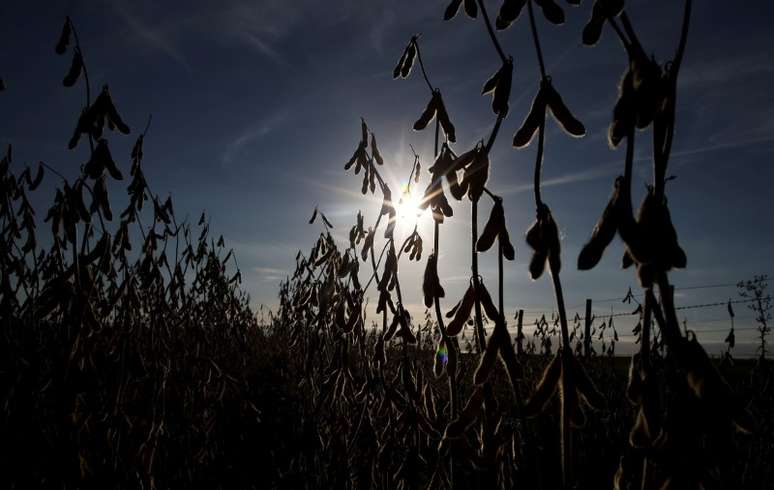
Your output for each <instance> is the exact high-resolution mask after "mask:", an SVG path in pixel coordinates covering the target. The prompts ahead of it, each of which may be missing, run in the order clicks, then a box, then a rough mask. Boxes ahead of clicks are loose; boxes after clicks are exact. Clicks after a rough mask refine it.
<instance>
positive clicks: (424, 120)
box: [414, 89, 457, 143]
mask: <svg viewBox="0 0 774 490" xmlns="http://www.w3.org/2000/svg"><path fill="white" fill-rule="evenodd" d="M434 118H438V123H439V124H440V125H441V129H443V132H444V133H445V134H446V138H447V139H448V140H449V142H451V143H454V142H455V141H457V136H456V133H455V129H454V124H452V122H451V120H450V119H449V114H448V113H447V112H446V106H445V105H444V103H443V98H442V97H441V91H440V90H437V89H436V90H433V95H432V97H430V102H428V103H427V106H425V110H424V111H422V114H421V115H420V116H419V119H417V120H416V122H415V123H414V131H421V130H423V129H425V128H426V127H427V125H428V124H429V123H430V121H432V120H433V119H434Z"/></svg>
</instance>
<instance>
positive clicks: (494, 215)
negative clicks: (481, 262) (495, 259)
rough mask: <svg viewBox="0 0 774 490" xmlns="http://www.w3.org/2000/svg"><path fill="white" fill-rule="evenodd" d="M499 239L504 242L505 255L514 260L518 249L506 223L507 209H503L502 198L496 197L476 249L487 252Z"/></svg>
mask: <svg viewBox="0 0 774 490" xmlns="http://www.w3.org/2000/svg"><path fill="white" fill-rule="evenodd" d="M495 239H497V240H498V241H499V242H500V243H501V244H502V247H503V248H502V250H503V257H505V258H506V259H508V260H514V259H515V258H516V251H515V250H514V248H513V244H512V243H511V238H510V236H509V235H508V228H507V227H506V225H505V211H504V210H503V202H502V199H500V198H498V199H495V203H494V205H493V206H492V212H491V213H490V215H489V220H488V221H487V222H486V225H484V231H483V232H482V233H481V235H480V236H479V237H478V241H477V242H476V251H478V252H486V251H487V250H489V249H490V248H491V247H492V245H493V244H494V241H495Z"/></svg>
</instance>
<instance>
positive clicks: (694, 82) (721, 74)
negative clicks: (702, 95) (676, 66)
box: [678, 53, 774, 88]
mask: <svg viewBox="0 0 774 490" xmlns="http://www.w3.org/2000/svg"><path fill="white" fill-rule="evenodd" d="M771 73H774V57H772V56H771V54H769V53H754V54H749V55H743V56H736V57H729V58H724V59H711V60H706V61H700V62H697V63H693V64H690V63H686V66H685V68H684V69H683V70H682V71H681V72H680V79H679V82H678V83H679V86H680V88H689V87H695V86H699V85H705V86H707V85H715V84H724V83H728V82H730V81H733V80H740V79H744V78H749V77H754V76H759V75H761V74H771Z"/></svg>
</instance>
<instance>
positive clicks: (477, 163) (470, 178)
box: [463, 148, 489, 201]
mask: <svg viewBox="0 0 774 490" xmlns="http://www.w3.org/2000/svg"><path fill="white" fill-rule="evenodd" d="M463 178H464V181H465V183H466V187H467V188H468V198H469V199H470V200H471V201H478V200H479V199H480V198H481V195H482V194H483V193H484V187H485V186H486V181H487V180H488V179H489V154H488V153H487V151H486V150H485V149H484V148H479V150H478V152H477V154H476V158H475V159H474V160H473V163H472V164H470V165H468V166H467V167H466V168H465V173H464V177H463Z"/></svg>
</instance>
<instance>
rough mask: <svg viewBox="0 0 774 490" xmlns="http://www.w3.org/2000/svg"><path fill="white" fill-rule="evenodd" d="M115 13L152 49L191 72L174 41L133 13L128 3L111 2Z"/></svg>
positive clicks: (161, 30)
mask: <svg viewBox="0 0 774 490" xmlns="http://www.w3.org/2000/svg"><path fill="white" fill-rule="evenodd" d="M111 5H112V6H113V10H114V11H115V13H116V14H117V15H118V16H119V17H120V18H121V19H122V20H123V21H124V22H125V23H126V25H127V26H128V27H129V29H130V30H131V32H132V34H134V35H135V36H136V37H137V38H138V39H139V40H140V41H141V42H143V43H145V44H146V45H148V46H149V47H150V48H152V49H156V50H158V51H161V52H162V53H163V54H165V55H166V56H168V57H170V58H172V59H173V60H175V61H176V62H177V63H178V64H180V65H181V66H182V67H183V68H185V69H186V70H187V71H189V72H190V71H191V66H190V64H189V63H188V61H187V60H186V58H185V56H183V53H182V51H180V49H179V48H178V47H177V45H176V44H175V43H174V41H173V40H172V39H171V38H170V37H168V35H167V34H166V33H165V31H164V30H163V29H161V28H159V27H157V26H153V25H151V24H150V23H149V22H147V21H146V20H145V19H143V18H141V17H140V16H138V15H136V14H135V13H134V12H132V11H131V10H130V9H129V7H128V5H129V4H128V3H126V2H120V1H118V2H111Z"/></svg>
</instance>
